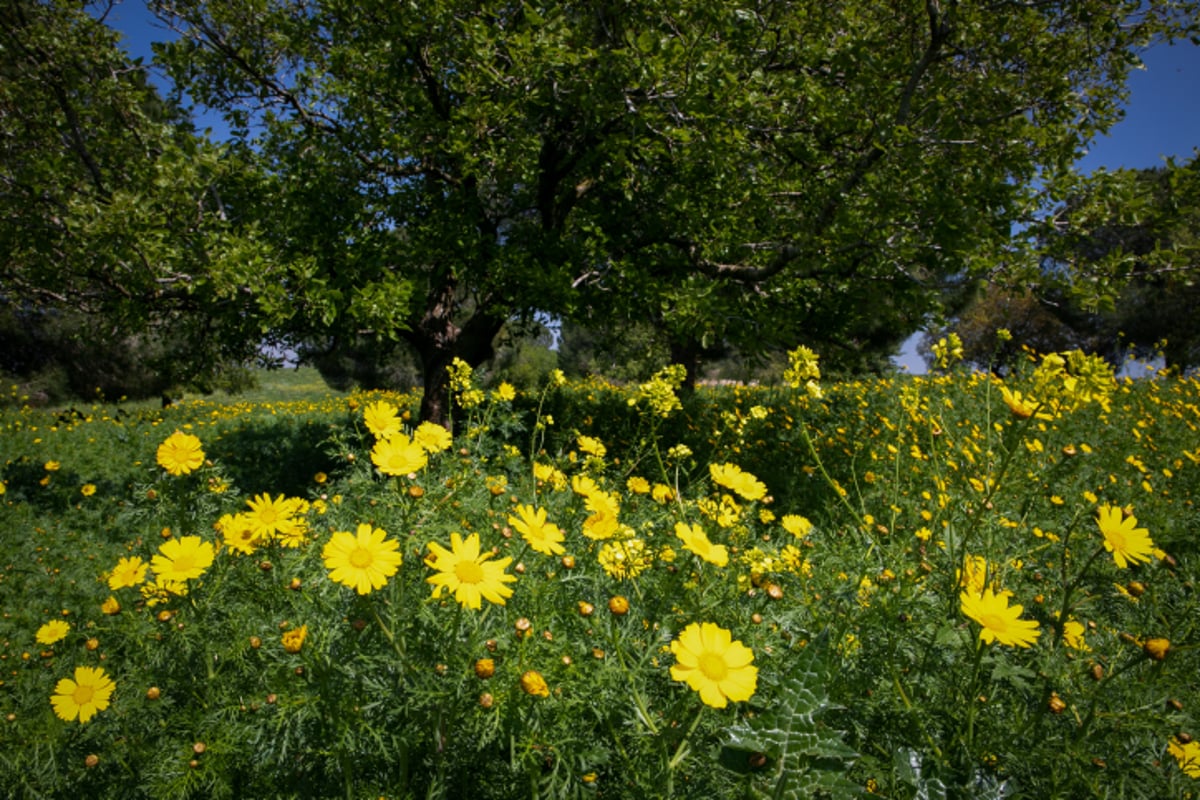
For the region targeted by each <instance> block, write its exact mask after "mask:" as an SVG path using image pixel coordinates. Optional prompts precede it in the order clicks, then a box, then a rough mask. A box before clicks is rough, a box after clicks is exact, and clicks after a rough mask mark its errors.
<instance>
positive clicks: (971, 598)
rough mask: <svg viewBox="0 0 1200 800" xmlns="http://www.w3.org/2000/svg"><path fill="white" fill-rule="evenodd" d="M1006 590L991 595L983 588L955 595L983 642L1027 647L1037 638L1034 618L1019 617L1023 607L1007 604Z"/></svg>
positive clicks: (1037, 632) (988, 590) (989, 591)
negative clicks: (979, 592)
mask: <svg viewBox="0 0 1200 800" xmlns="http://www.w3.org/2000/svg"><path fill="white" fill-rule="evenodd" d="M1009 596H1010V593H1009V592H1000V594H994V593H993V592H992V590H991V589H990V588H989V589H984V590H983V593H982V594H971V593H969V592H963V593H962V594H960V595H959V602H960V603H961V608H962V612H963V614H964V615H965V616H967V617H970V618H971V619H973V620H975V621H976V622H978V623H979V625H980V626H981V627H980V630H979V638H980V639H981V640H982V641H983V642H984V643H985V644H991V643H992V642H999V643H1000V644H1003V645H1008V646H1010V647H1029V646H1030V645H1031V644H1033V643H1034V642H1036V641H1037V638H1038V635H1039V633H1040V631H1038V623H1037V620H1031V619H1019V617H1020V616H1021V612H1022V611H1023V610H1024V607H1023V606H1010V605H1009V604H1008V598H1009Z"/></svg>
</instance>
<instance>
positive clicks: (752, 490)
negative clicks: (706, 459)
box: [708, 464, 767, 500]
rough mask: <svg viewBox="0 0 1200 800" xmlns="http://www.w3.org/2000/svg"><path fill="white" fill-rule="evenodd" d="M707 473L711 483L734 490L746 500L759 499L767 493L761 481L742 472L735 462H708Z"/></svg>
mask: <svg viewBox="0 0 1200 800" xmlns="http://www.w3.org/2000/svg"><path fill="white" fill-rule="evenodd" d="M708 473H709V475H711V476H712V480H713V483H715V484H717V485H718V486H724V487H725V488H726V489H729V490H730V491H732V492H736V493H737V494H739V495H741V496H742V497H743V498H745V499H746V500H761V499H762V498H763V497H765V496H766V494H767V487H766V485H764V484H763V482H762V481H760V480H759V479H758V478H756V477H754V476H753V475H751V474H750V473H749V472H743V471H742V469H741V467H738V466H737V465H735V464H709V465H708Z"/></svg>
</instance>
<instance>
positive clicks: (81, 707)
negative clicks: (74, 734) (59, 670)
mask: <svg viewBox="0 0 1200 800" xmlns="http://www.w3.org/2000/svg"><path fill="white" fill-rule="evenodd" d="M116 688H117V685H116V684H115V683H113V682H112V679H111V678H109V677H108V675H107V673H105V671H104V670H103V669H101V668H99V667H76V668H75V679H74V680H71V679H70V678H63V679H61V680H60V681H59V682H58V683H57V684H55V686H54V694H53V695H51V696H50V705H52V706H54V713H55V714H56V715H58V718H59V719H62V720H64V721H66V722H70V721H71V720H73V719H75V718H76V717H78V718H79V721H80V722H81V723H84V722H87V721H88V720H90V719H91V718H92V717H94V716H96V713H97V712H99V711H103V710H104V709H106V708H108V701H109V698H111V697H112V693H113V690H114V689H116Z"/></svg>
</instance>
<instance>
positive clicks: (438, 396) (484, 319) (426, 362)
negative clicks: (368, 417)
mask: <svg viewBox="0 0 1200 800" xmlns="http://www.w3.org/2000/svg"><path fill="white" fill-rule="evenodd" d="M456 289H457V286H456V285H455V283H454V282H453V281H447V282H445V283H443V284H442V285H440V286H438V287H436V288H435V289H434V290H432V291H431V292H430V295H429V300H428V302H427V303H426V306H425V314H424V315H423V316H422V317H421V321H420V322H419V323H418V324H417V325H416V326H415V327H413V329H412V330H409V331H406V332H405V333H404V334H403V335H404V338H405V339H407V340H408V342H409V344H411V345H412V346H413V349H414V350H416V352H417V357H418V358H420V359H421V374H422V383H423V385H424V391H423V393H422V395H421V421H422V422H426V421H427V422H434V423H437V424H438V425H442V426H444V427H449V426H450V403H451V399H452V398H451V397H450V376H449V373H448V372H447V368H448V367H449V366H450V364H451V362H453V361H454V359H455V358H461V359H462V360H463V361H465V362H467V363H468V364H470V365H471V367H472V368H474V367H478V366H479V365H480V364H482V363H483V362H485V361H487V360H488V359H489V358H491V357H492V355H494V353H495V348H494V346H493V344H492V342H493V340H494V339H495V337H496V334H498V333H499V332H500V329H501V328H502V327H503V325H504V320H503V318H500V317H496V316H493V315H490V314H487V313H485V312H480V311H476V312H475V313H473V314H472V315H471V316H470V317H468V318H467V320H466V321H465V322H463V324H462V325H461V326H460V325H458V324H456V323H455V320H454V318H455V316H456V313H457V312H459V311H460V310H461V309H460V308H459V303H458V300H457V299H456ZM480 307H481V308H482V307H485V305H482V304H481V306H480Z"/></svg>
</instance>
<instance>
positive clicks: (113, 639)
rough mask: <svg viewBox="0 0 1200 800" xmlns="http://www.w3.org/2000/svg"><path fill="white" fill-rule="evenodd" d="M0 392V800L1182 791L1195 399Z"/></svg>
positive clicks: (469, 390) (1068, 375) (672, 389)
mask: <svg viewBox="0 0 1200 800" xmlns="http://www.w3.org/2000/svg"><path fill="white" fill-rule="evenodd" d="M939 347H940V349H935V355H936V356H937V358H938V359H939V362H940V365H941V367H942V368H941V369H940V370H939V371H937V372H935V373H934V374H931V375H927V376H919V377H916V376H895V377H885V378H877V379H869V380H854V381H841V382H837V381H830V380H828V379H827V378H823V377H822V375H821V370H820V366H819V359H818V356H817V354H815V353H812V352H811V351H808V350H805V349H804V348H800V349H798V350H796V351H794V352H793V353H791V354H790V363H789V366H788V369H787V370H786V371H785V372H784V373H783V374H782V375H781V376H780V379H779V380H777V381H776V382H775V383H774V384H770V385H767V384H764V385H760V386H729V387H710V388H705V387H701V388H699V389H698V390H697V391H696V392H695V393H694V394H684V393H681V392H680V383H681V381H682V380H683V372H682V370H681V369H679V368H667V369H665V370H663V371H662V372H660V373H659V374H658V375H656V376H655V377H654V378H653V379H652V380H650V381H647V382H646V383H644V384H640V385H630V386H615V385H611V384H608V383H605V382H603V381H598V380H590V381H568V380H566V379H565V378H564V377H563V376H562V374H561V373H557V372H556V373H554V374H552V375H551V377H550V379H549V380H548V381H547V382H546V383H545V385H543V386H540V387H538V388H536V389H533V390H530V391H517V390H516V389H514V388H513V387H511V386H509V385H508V384H505V383H499V384H496V385H490V386H485V385H484V384H483V383H481V382H480V380H479V377H480V376H478V375H475V374H473V372H472V371H471V370H470V369H469V368H468V367H467V366H466V365H465V364H462V363H461V362H460V363H458V364H456V365H455V367H454V368H453V371H452V381H453V389H454V392H455V397H456V405H455V408H454V419H453V426H452V431H451V430H447V429H445V428H442V427H439V426H434V425H431V424H428V423H422V424H418V422H417V420H416V418H415V414H416V409H417V406H418V398H416V397H413V396H408V395H403V394H395V393H385V392H369V393H368V392H363V393H355V394H351V395H344V396H343V395H334V394H332V393H331V394H328V395H325V396H324V397H322V398H321V399H317V400H305V401H262V402H253V403H251V402H236V401H230V402H227V403H217V402H213V401H208V400H187V401H184V402H182V403H178V404H176V405H175V406H172V407H170V408H166V409H138V408H124V407H122V406H120V405H116V404H105V403H101V402H97V403H94V404H92V405H89V406H87V407H86V408H79V409H70V410H68V411H66V412H64V411H62V410H56V411H49V410H38V409H32V408H29V407H20V408H16V409H13V410H9V411H5V412H3V414H2V415H0V426H2V431H0V481H2V482H0V491H2V492H3V493H2V494H0V513H2V514H3V517H2V520H3V528H2V530H3V533H2V537H3V538H2V542H3V545H2V549H0V610H2V616H0V717H3V719H0V742H2V746H0V786H3V787H5V788H4V792H5V793H6V795H7V796H12V797H21V798H24V797H28V798H36V797H73V798H74V797H122V798H276V797H279V798H284V797H286V798H291V797H297V798H299V797H346V798H360V797H361V798H367V797H370V798H376V797H387V798H418V797H420V798H456V797H476V798H527V797H528V798H590V797H601V798H603V797H606V798H658V797H704V798H714V799H715V798H743V797H771V798H808V797H869V796H879V797H887V798H968V797H969V798H1007V797H1014V798H1015V797H1024V798H1085V797H1114V798H1116V797H1120V798H1136V797H1146V798H1166V797H1170V798H1177V797H1178V798H1184V797H1194V796H1196V795H1197V794H1198V792H1200V783H1198V780H1200V742H1198V741H1196V740H1195V739H1194V738H1193V737H1195V736H1197V735H1200V726H1198V725H1197V719H1198V718H1200V717H1198V708H1200V695H1198V693H1197V689H1196V686H1197V679H1196V676H1197V675H1198V674H1200V653H1198V647H1200V632H1198V625H1200V597H1198V595H1197V592H1196V586H1195V582H1196V578H1197V559H1198V558H1200V548H1198V545H1197V542H1198V541H1200V540H1198V538H1197V534H1196V531H1197V530H1198V529H1200V525H1198V522H1200V520H1198V519H1197V517H1198V509H1197V505H1196V504H1197V501H1198V500H1200V381H1197V380H1195V379H1193V378H1181V377H1177V376H1176V377H1168V376H1154V375H1151V376H1148V377H1146V378H1142V379H1137V380H1133V379H1127V378H1116V377H1114V375H1113V372H1112V370H1111V368H1109V367H1108V366H1107V365H1106V364H1104V363H1103V362H1101V361H1099V360H1098V359H1095V358H1091V357H1088V356H1085V355H1083V354H1082V353H1079V352H1074V353H1058V354H1045V355H1035V354H1029V355H1028V358H1027V361H1026V364H1025V365H1024V367H1023V368H1022V369H1019V370H1017V371H1016V372H1015V373H1014V374H1011V375H1006V376H1005V377H1004V378H999V377H995V376H991V375H987V374H982V373H977V372H971V371H968V370H966V369H965V368H963V367H961V366H956V365H955V359H956V355H955V352H954V350H955V348H954V346H953V343H952V342H942V343H940V345H939Z"/></svg>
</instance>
